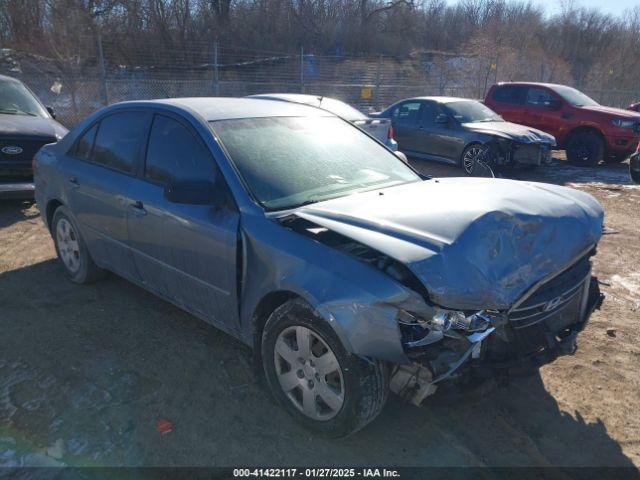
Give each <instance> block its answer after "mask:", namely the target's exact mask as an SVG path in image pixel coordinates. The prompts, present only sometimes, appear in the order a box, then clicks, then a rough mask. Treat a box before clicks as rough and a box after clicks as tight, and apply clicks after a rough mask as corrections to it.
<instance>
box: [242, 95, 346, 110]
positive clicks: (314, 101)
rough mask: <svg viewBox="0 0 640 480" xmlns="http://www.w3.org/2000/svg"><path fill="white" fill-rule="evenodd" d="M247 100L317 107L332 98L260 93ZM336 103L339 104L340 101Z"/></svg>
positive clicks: (250, 96)
mask: <svg viewBox="0 0 640 480" xmlns="http://www.w3.org/2000/svg"><path fill="white" fill-rule="evenodd" d="M247 98H260V99H263V100H270V99H273V100H284V101H287V102H298V103H304V104H307V105H312V106H314V107H317V106H319V105H320V102H321V100H322V99H323V98H330V97H322V96H321V95H308V94H305V93H259V94H256V95H249V96H248V97H247ZM333 100H335V99H333ZM336 101H337V102H339V101H340V100H336Z"/></svg>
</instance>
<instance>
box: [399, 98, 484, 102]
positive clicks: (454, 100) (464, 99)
mask: <svg viewBox="0 0 640 480" xmlns="http://www.w3.org/2000/svg"><path fill="white" fill-rule="evenodd" d="M406 100H431V101H432V102H437V103H452V102H461V101H469V100H472V101H476V102H477V101H478V100H475V99H473V98H463V97H413V98H405V99H404V100H401V101H402V102H404V101H406ZM398 103H400V102H398Z"/></svg>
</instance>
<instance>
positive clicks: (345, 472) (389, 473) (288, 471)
mask: <svg viewBox="0 0 640 480" xmlns="http://www.w3.org/2000/svg"><path fill="white" fill-rule="evenodd" d="M233 476H234V478H242V477H252V478H358V477H360V478H400V473H399V472H398V471H397V470H393V469H386V468H305V469H301V468H235V469H234V470H233Z"/></svg>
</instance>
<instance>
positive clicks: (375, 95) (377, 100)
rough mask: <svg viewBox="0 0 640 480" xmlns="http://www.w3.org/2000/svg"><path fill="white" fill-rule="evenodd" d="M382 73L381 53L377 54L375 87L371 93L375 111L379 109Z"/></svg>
mask: <svg viewBox="0 0 640 480" xmlns="http://www.w3.org/2000/svg"><path fill="white" fill-rule="evenodd" d="M381 75H382V54H380V55H378V69H377V71H376V89H375V92H374V93H373V105H374V108H375V109H376V111H379V110H380V77H381Z"/></svg>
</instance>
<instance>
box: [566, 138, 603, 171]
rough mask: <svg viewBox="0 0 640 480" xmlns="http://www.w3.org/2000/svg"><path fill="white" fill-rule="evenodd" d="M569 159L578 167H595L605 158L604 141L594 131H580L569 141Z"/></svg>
mask: <svg viewBox="0 0 640 480" xmlns="http://www.w3.org/2000/svg"><path fill="white" fill-rule="evenodd" d="M566 151H567V160H568V161H569V163H570V164H571V165H575V166H576V167H595V166H596V165H598V163H600V160H602V159H603V158H604V141H603V140H602V137H600V135H598V134H597V133H594V132H579V133H575V134H573V135H572V136H571V138H569V141H568V142H567V149H566Z"/></svg>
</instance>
